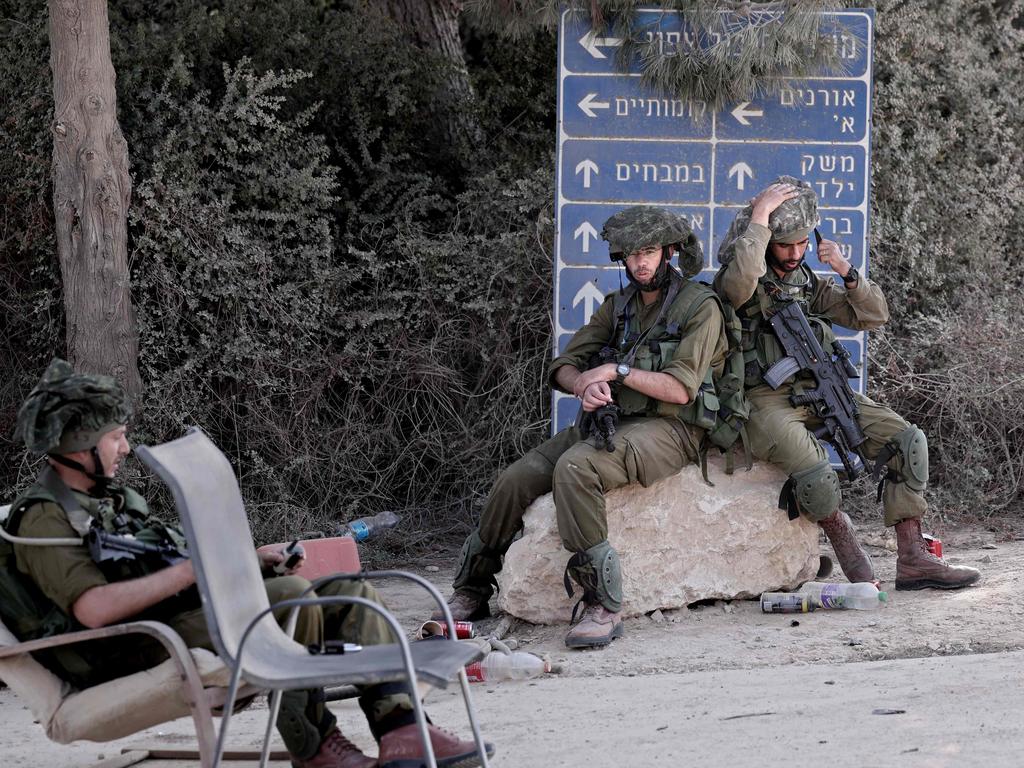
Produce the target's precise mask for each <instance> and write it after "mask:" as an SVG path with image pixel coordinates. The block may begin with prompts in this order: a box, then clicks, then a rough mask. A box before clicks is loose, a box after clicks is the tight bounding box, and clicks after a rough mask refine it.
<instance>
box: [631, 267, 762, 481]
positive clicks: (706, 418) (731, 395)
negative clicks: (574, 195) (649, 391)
mask: <svg viewBox="0 0 1024 768" xmlns="http://www.w3.org/2000/svg"><path fill="white" fill-rule="evenodd" d="M668 290H670V291H675V292H676V295H675V297H674V298H672V299H671V305H670V306H669V307H668V309H667V311H662V312H659V316H658V318H657V320H656V322H655V324H654V326H653V327H652V328H651V329H650V330H649V331H647V332H643V333H641V331H640V329H639V327H638V325H637V320H636V319H635V316H634V315H633V299H634V297H635V296H636V295H637V293H638V290H637V288H636V286H633V285H631V286H629V288H627V289H626V290H624V291H620V292H619V293H618V294H617V295H616V296H615V317H616V323H615V334H616V335H615V337H614V339H613V340H612V341H613V343H614V351H615V353H616V358H617V359H626V360H627V362H629V364H630V365H631V366H632V367H635V368H638V369H640V370H644V371H652V372H658V371H661V370H662V369H663V368H664V367H665V366H666V365H667V364H668V363H669V362H670V361H671V360H672V358H673V357H674V356H675V353H676V349H677V348H678V346H679V343H680V341H681V340H682V333H683V329H684V328H685V327H686V326H687V324H688V323H689V322H690V320H691V319H692V318H693V316H694V314H696V312H697V310H698V309H699V308H700V307H701V305H702V304H703V303H704V302H705V301H713V302H714V303H715V305H716V306H717V307H718V309H719V311H720V312H721V313H722V317H723V320H724V322H725V325H726V331H727V336H728V342H729V355H728V357H727V359H726V364H725V367H724V370H723V371H722V374H721V375H720V376H718V377H717V378H716V377H715V375H714V371H713V370H712V368H711V367H710V366H709V367H708V370H707V371H705V373H704V379H703V381H702V382H701V385H700V388H699V389H698V391H697V394H696V397H694V399H693V400H691V401H690V402H688V403H687V404H686V405H679V404H678V403H666V402H664V401H661V400H656V399H655V398H652V397H648V396H647V395H645V394H643V393H642V392H637V391H636V390H634V389H630V388H629V387H621V388H620V389H619V391H618V392H617V394H616V396H615V401H616V403H617V404H618V406H619V408H621V409H622V414H623V415H624V416H660V417H667V418H675V419H678V420H679V421H681V422H683V423H684V424H689V425H691V426H694V427H698V428H700V429H702V430H705V431H706V435H707V438H708V440H710V442H711V443H713V444H714V445H717V446H718V447H719V448H722V449H723V450H725V449H728V448H730V447H731V446H732V445H733V444H734V443H735V442H736V440H737V439H738V438H741V437H743V436H744V434H745V429H744V425H745V424H746V421H747V419H748V418H749V415H750V413H749V406H748V404H747V401H746V397H745V395H744V391H743V358H742V354H741V352H740V350H739V323H738V320H737V319H736V316H735V315H734V313H733V312H732V309H731V308H730V307H726V306H725V305H723V304H722V301H721V299H720V298H719V297H718V295H717V294H716V293H715V292H714V291H713V290H711V288H710V287H709V286H707V285H705V284H704V283H697V282H693V281H690V280H685V279H684V278H683V277H682V276H681V275H679V274H678V273H673V274H672V285H671V286H670V288H669V289H668ZM663 300H665V299H663ZM630 356H632V359H631V360H630V359H629V358H630ZM744 444H745V441H744ZM701 455H702V459H703V458H704V455H705V451H703V450H702V451H701ZM729 459H730V460H729V464H728V467H729V469H728V471H729V472H731V470H732V463H731V455H730V457H729ZM748 465H749V460H748ZM704 471H705V477H706V468H705V470H704Z"/></svg>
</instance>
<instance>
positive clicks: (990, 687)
mask: <svg viewBox="0 0 1024 768" xmlns="http://www.w3.org/2000/svg"><path fill="white" fill-rule="evenodd" d="M876 530H877V529H876ZM862 533H863V535H864V537H865V539H866V540H867V541H869V542H871V543H872V544H873V546H872V547H871V552H872V555H873V557H874V559H875V564H876V569H877V570H878V572H879V575H880V577H881V578H882V579H883V581H884V582H888V583H889V584H890V585H891V583H892V579H893V578H894V569H895V554H894V552H893V551H891V549H890V548H892V546H893V545H892V541H891V540H886V539H884V538H882V537H880V536H878V535H877V533H874V534H873V533H872V532H871V531H869V530H868V529H867V528H865V529H864V530H863V532H862ZM941 534H942V538H943V541H944V543H945V545H946V557H947V559H948V560H950V561H953V562H961V563H963V564H967V565H973V566H975V567H978V568H980V569H982V571H983V574H984V576H983V579H982V581H981V582H980V583H979V584H978V585H977V586H975V587H972V588H969V589H965V590H960V591H957V592H948V593H946V592H940V591H934V590H925V591H921V592H894V593H892V594H891V596H890V601H889V605H888V606H887V607H885V608H884V609H882V610H879V611H872V612H859V611H848V612H833V611H818V612H815V613H813V614H807V615H799V616H793V615H765V614H762V613H760V611H759V608H758V606H757V603H756V602H753V601H742V602H734V603H722V602H719V603H716V604H713V605H701V606H693V607H691V608H689V609H682V610H677V611H666V612H664V614H663V617H662V618H661V620H655V619H652V618H649V617H639V618H636V619H630V620H627V622H626V636H625V637H624V638H622V639H621V640H617V641H616V642H615V643H614V644H613V645H612V647H611V648H608V649H605V650H602V651H588V652H570V651H567V650H566V649H565V648H564V646H563V644H562V638H563V636H564V632H565V627H564V626H561V627H535V626H531V625H523V624H516V625H514V626H513V627H512V630H511V632H510V634H509V636H510V637H514V638H516V639H517V640H518V641H519V643H520V645H521V647H522V648H523V649H524V650H529V651H532V652H534V653H538V654H542V655H546V656H548V657H549V658H550V659H551V660H552V661H553V662H556V663H557V664H559V665H561V668H562V672H561V674H558V675H549V676H546V677H545V678H543V679H538V680H532V681H527V682H517V683H512V682H499V683H482V684H476V685H474V686H472V688H473V693H474V697H475V702H476V704H477V708H478V711H479V713H480V717H481V722H482V727H483V729H484V733H485V736H486V738H487V739H488V740H490V741H493V742H495V744H496V745H497V747H498V754H497V755H496V756H495V758H494V760H493V764H494V765H495V766H594V767H597V766H647V765H659V766H677V765H678V766H682V765H686V766H741V765H750V766H755V765H757V766H764V765H769V766H774V765H780V766H781V765H796V766H803V765H812V764H817V763H826V762H827V763H828V764H830V765H833V766H847V765H848V766H889V765H893V766H909V767H910V768H917V767H918V766H922V767H925V766H927V767H932V766H934V767H943V768H944V767H945V766H950V768H952V767H953V766H957V767H959V766H974V765H977V766H985V767H986V768H997V767H1001V766H1007V767H1008V768H1009V767H1010V766H1014V767H1016V766H1020V765H1022V764H1024V609H1022V607H1021V603H1022V597H1024V541H1022V540H1019V539H1015V538H1013V537H1011V536H1008V535H1007V534H1005V533H1003V534H994V533H992V532H989V531H981V530H978V531H946V532H941ZM823 552H825V553H828V552H829V550H828V548H827V547H824V548H823ZM450 565H451V564H450V563H442V562H438V563H431V562H429V561H421V562H418V563H417V564H416V565H415V567H414V570H416V571H418V572H420V573H422V574H424V575H426V576H427V577H428V578H431V579H432V580H434V581H435V582H436V583H438V584H439V585H440V586H442V588H443V589H444V591H447V586H446V584H447V581H448V578H449V576H450V571H449V570H448V569H449V568H450ZM435 568H436V569H437V570H435ZM380 586H381V591H382V593H383V594H384V595H385V598H386V600H387V601H388V603H389V605H390V606H391V607H392V609H393V610H394V611H395V612H396V613H397V614H398V615H399V617H400V618H401V619H402V621H403V623H404V625H405V626H407V627H409V628H410V630H412V629H413V628H414V627H415V626H418V624H419V623H420V621H422V620H423V619H424V618H425V616H426V614H427V613H428V612H429V607H428V605H427V602H426V600H425V598H424V597H423V595H424V593H423V592H422V591H420V592H417V591H415V590H414V589H413V588H410V587H407V586H404V585H401V584H399V583H397V582H393V583H387V584H382V585H380ZM495 624H496V620H494V619H492V620H489V621H487V622H478V625H477V626H478V628H479V629H482V630H484V631H487V630H488V629H489V628H492V627H493V626H494V625H495ZM427 703H428V709H429V711H430V712H431V713H432V716H433V717H434V719H435V720H436V721H437V722H439V723H441V724H443V725H446V726H449V727H451V728H452V729H454V730H458V731H460V732H462V733H468V729H467V727H466V726H465V714H464V709H463V708H462V705H461V701H460V699H459V697H458V694H457V693H456V692H455V691H451V690H450V691H436V692H434V693H432V694H431V695H430V697H429V698H428V700H427ZM332 706H333V708H334V709H335V711H336V712H337V714H338V717H339V719H340V721H341V723H342V726H343V729H344V730H345V732H346V734H347V735H350V736H351V737H352V738H353V740H354V741H356V742H357V743H359V744H360V745H361V746H363V747H364V748H365V749H367V750H368V751H369V750H372V747H373V745H372V740H371V739H370V736H369V733H368V731H367V729H366V726H365V723H364V722H363V721H362V717H361V714H360V713H359V710H358V708H357V707H356V705H355V704H354V703H353V702H341V703H338V704H335V705H332ZM0 717H2V722H3V723H4V725H5V727H4V729H3V731H2V735H0V756H2V759H0V765H3V766H11V767H12V768H20V767H21V766H25V767H27V766H50V765H61V766H67V767H68V768H80V767H81V768H84V767H85V766H90V765H93V764H94V763H95V762H97V760H99V759H101V757H110V756H113V755H116V754H117V753H119V752H120V751H121V749H123V748H125V747H127V746H130V745H137V744H166V745H172V746H180V745H182V744H187V743H189V742H190V741H191V735H190V728H189V721H188V720H184V721H178V722H177V723H173V724H169V725H167V726H163V727H161V728H158V729H154V730H152V731H149V732H146V733H145V734H140V735H138V736H135V737H132V738H130V739H126V740H124V741H123V742H115V743H111V744H103V745H97V744H90V743H79V744H76V745H72V746H59V745H53V744H50V743H49V742H47V741H46V739H45V738H44V736H43V734H42V732H41V731H40V730H39V728H38V727H37V726H33V725H32V723H31V715H30V713H28V712H27V711H26V710H25V709H24V708H23V707H22V706H21V705H20V703H19V702H18V701H17V700H16V699H15V697H14V696H13V695H12V694H11V693H10V692H9V691H6V690H4V691H0ZM264 718H265V709H263V707H262V706H260V705H257V706H255V707H253V708H250V710H248V711H246V712H245V713H243V714H242V715H241V716H239V718H238V719H236V720H235V721H233V724H232V733H233V734H234V738H232V742H233V743H235V744H237V745H248V744H254V743H256V742H257V740H258V738H259V734H260V733H261V728H262V724H263V720H264Z"/></svg>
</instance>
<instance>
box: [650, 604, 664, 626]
mask: <svg viewBox="0 0 1024 768" xmlns="http://www.w3.org/2000/svg"><path fill="white" fill-rule="evenodd" d="M651 621H653V622H656V623H658V624H661V623H663V622H664V621H665V614H664V613H662V612H661V609H660V608H659V609H657V610H656V611H654V612H653V613H651Z"/></svg>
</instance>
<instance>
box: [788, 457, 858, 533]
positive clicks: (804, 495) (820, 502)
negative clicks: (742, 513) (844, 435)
mask: <svg viewBox="0 0 1024 768" xmlns="http://www.w3.org/2000/svg"><path fill="white" fill-rule="evenodd" d="M842 500H843V495H842V492H841V491H840V490H839V476H838V475H837V474H836V471H835V470H834V469H832V465H831V464H829V463H828V462H827V461H820V462H818V463H817V464H815V465H814V466H811V467H808V468H807V469H802V470H800V471H799V472H794V473H793V474H792V475H790V476H789V479H788V480H787V481H786V484H785V485H783V486H782V493H781V494H780V495H779V509H785V510H786V511H787V512H788V514H789V519H790V520H795V519H796V518H797V516H798V515H800V514H801V513H802V514H803V515H804V516H805V517H807V518H808V519H810V520H813V521H814V522H818V521H820V520H824V519H825V518H827V517H829V516H830V515H831V514H832V513H833V512H835V511H836V510H837V509H839V503H840V502H841V501H842Z"/></svg>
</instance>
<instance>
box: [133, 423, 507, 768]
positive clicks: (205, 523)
mask: <svg viewBox="0 0 1024 768" xmlns="http://www.w3.org/2000/svg"><path fill="white" fill-rule="evenodd" d="M136 453H137V454H138V455H139V457H140V458H141V459H142V461H143V462H144V463H145V464H146V465H147V466H149V467H150V468H151V469H153V470H154V471H155V472H156V474H157V475H158V476H159V477H160V478H161V479H163V480H164V482H165V483H166V484H167V485H168V486H169V487H170V489H171V492H172V495H173V496H174V500H175V504H176V506H177V508H178V513H179V515H180V517H181V522H182V526H183V528H184V529H185V534H186V538H187V539H188V543H189V550H190V555H191V557H192V564H193V568H194V570H195V574H196V583H197V585H198V587H199V591H200V595H201V596H202V599H203V609H204V613H205V615H206V620H207V626H208V629H209V632H210V637H211V639H212V640H213V643H214V647H215V648H216V649H217V651H218V655H219V656H220V658H221V659H222V660H223V661H224V663H225V664H226V665H227V666H228V667H229V668H230V669H231V671H232V682H231V685H230V686H229V689H228V701H227V702H226V704H225V707H224V715H223V717H222V722H221V728H220V733H219V735H218V738H217V746H216V749H215V752H214V759H213V763H212V768H218V766H219V765H220V761H221V754H222V749H223V747H224V743H225V739H226V734H227V729H228V726H229V724H230V720H231V717H230V712H231V707H232V705H233V701H234V697H235V696H236V695H237V689H238V686H239V685H240V684H241V682H242V681H243V680H244V681H245V682H247V683H250V684H252V685H256V686H259V687H261V688H266V689H270V690H271V691H272V693H271V711H270V717H269V718H268V723H267V729H266V733H265V736H264V745H263V750H262V755H261V763H260V764H261V766H264V765H265V764H266V755H267V751H268V748H269V742H270V738H269V737H270V733H271V731H272V728H273V725H274V720H275V715H276V712H277V709H278V708H279V706H280V694H281V692H282V691H284V690H291V689H296V688H307V687H321V686H323V685H328V684H332V683H333V684H337V683H355V684H357V685H358V684H375V683H379V682H387V681H397V680H406V681H407V682H408V684H409V687H410V689H411V691H412V694H413V695H412V699H413V707H414V714H415V716H416V722H417V726H418V730H419V734H420V738H421V740H422V742H423V748H424V755H425V756H426V763H427V765H429V766H430V768H436V761H435V759H434V754H433V748H432V744H431V743H430V738H429V734H428V731H427V725H426V716H425V714H424V712H423V708H422V705H421V703H420V701H419V696H418V694H417V692H416V683H417V680H419V679H423V680H425V681H427V682H428V683H431V684H433V685H438V686H442V687H444V686H446V685H447V684H448V682H449V681H450V679H451V677H452V676H454V675H456V674H457V676H458V677H459V680H460V684H461V688H462V695H463V698H464V701H465V704H466V711H467V714H468V716H469V721H470V726H471V728H472V730H473V736H474V742H475V744H476V747H477V750H478V752H479V756H480V761H481V764H482V766H484V768H487V765H488V763H487V753H486V750H485V747H484V744H483V740H482V737H481V735H480V730H479V727H478V725H477V721H476V716H475V713H474V710H473V705H472V699H471V695H470V691H469V682H468V678H467V677H466V673H465V669H464V666H465V664H466V663H467V662H469V661H472V660H474V659H478V658H480V656H481V655H482V654H481V652H480V651H479V650H478V649H476V648H472V647H468V646H467V645H465V644H462V643H458V642H457V641H456V640H455V631H454V629H455V627H454V621H453V620H452V616H451V613H450V611H449V610H448V606H447V604H446V603H445V601H444V599H443V597H442V596H441V594H440V592H438V591H437V589H436V588H435V587H434V586H433V585H432V584H430V583H429V582H427V581H426V580H425V579H422V578H421V577H418V576H416V575H415V574H410V573H405V572H402V571H381V572H379V573H372V572H371V573H359V574H339V575H338V576H337V578H347V579H352V578H359V579H364V578H368V577H374V576H379V577H381V578H384V577H397V578H405V579H409V580H411V581H414V582H416V583H419V584H420V585H421V586H423V587H424V588H425V589H427V591H428V592H429V593H430V594H431V596H432V597H433V598H434V600H435V601H436V603H437V605H438V606H439V608H440V609H441V610H442V612H443V613H444V614H445V620H446V623H447V624H448V627H449V638H450V639H449V640H434V641H429V642H427V643H423V644H417V646H416V648H415V649H414V648H413V647H412V646H411V645H410V643H409V641H408V640H407V639H406V637H405V636H404V634H403V633H402V630H401V626H400V625H399V624H398V622H397V620H396V619H395V618H394V617H393V616H392V615H391V614H390V613H389V612H388V611H387V610H386V609H385V608H384V607H383V606H381V605H378V604H376V603H373V602H372V601H369V600H365V599H363V598H358V597H340V596H338V597H301V598H296V599H291V600H285V601H281V602H279V603H277V604H276V605H274V606H270V605H269V604H268V603H267V601H266V596H265V592H263V586H262V578H260V580H259V584H258V587H259V589H258V590H257V589H256V586H257V585H255V584H254V583H253V581H254V579H255V578H256V577H258V576H259V571H258V569H257V568H256V565H255V558H253V562H252V563H246V562H243V561H237V562H236V561H228V560H226V559H225V558H223V556H222V553H220V552H216V554H220V555H221V557H220V558H216V557H212V554H214V553H215V550H212V549H207V548H206V547H205V546H204V545H206V544H207V541H209V540H210V539H211V536H213V535H215V533H216V532H219V534H218V535H220V536H222V537H224V538H227V539H229V540H230V541H231V544H232V545H242V546H243V547H244V546H245V545H247V544H249V543H251V540H252V534H251V531H250V529H249V523H248V518H247V517H246V516H245V511H244V507H243V505H242V501H241V494H240V491H239V489H238V484H237V480H236V479H235V476H234V471H233V470H232V469H231V466H230V464H229V463H228V461H227V458H226V457H225V456H224V454H223V453H221V452H220V450H219V449H217V447H216V446H215V445H214V444H213V443H212V442H211V441H210V440H209V438H207V437H206V435H205V434H204V433H203V432H202V431H201V430H199V429H198V428H193V429H191V430H189V432H188V433H187V434H186V435H185V436H184V437H182V438H179V439H178V440H174V441H171V442H170V443H166V444H164V445H161V446H154V447H146V446H140V447H139V448H137V450H136ZM186 484H190V487H188V488H186V487H185V485H186ZM190 497H191V498H190ZM200 499H201V500H202V501H203V505H204V507H209V506H211V502H212V505H213V506H215V507H216V506H219V507H220V509H218V512H217V513H216V514H217V517H203V514H206V515H210V514H211V512H210V511H209V510H208V509H207V510H206V511H205V512H200V513H197V514H193V506H198V501H199V500H200ZM207 546H210V547H212V546H213V545H212V543H211V544H208V545H207ZM204 551H206V552H207V554H209V555H211V558H210V559H211V561H216V562H214V563H212V564H211V563H207V562H206V558H204V556H203V554H202V553H203V552H204ZM211 567H212V571H210V572H208V569H209V568H211ZM211 573H212V579H213V582H211ZM227 578H232V579H234V581H233V582H232V583H233V584H235V585H237V589H236V591H235V593H234V594H233V595H232V600H231V601H230V605H228V604H226V603H225V602H223V601H224V595H223V593H221V594H220V595H218V594H217V593H216V592H215V591H214V589H213V587H214V583H219V581H221V580H224V579H227ZM330 580H333V577H327V578H326V579H321V580H318V583H319V584H323V583H326V581H330ZM314 589H315V586H314ZM247 598H248V599H247ZM253 601H256V603H258V604H256V603H254V604H250V603H251V602H253ZM337 604H354V605H361V606H363V607H365V608H367V609H369V610H373V611H375V612H377V613H379V614H380V615H382V616H383V617H384V618H385V621H386V622H387V623H388V625H389V626H390V627H391V630H392V632H393V633H394V635H395V637H396V638H397V639H398V642H397V644H396V645H397V647H394V646H370V647H368V648H367V649H366V651H365V652H364V654H358V653H357V654H347V655H337V656H334V655H330V656H311V655H308V654H307V653H306V652H305V649H302V648H301V647H300V646H297V644H296V643H295V642H294V641H293V640H292V639H291V631H290V630H291V629H292V628H293V627H294V620H295V618H296V612H297V610H298V609H300V608H302V607H307V606H314V605H337ZM275 608H289V609H290V616H289V621H288V622H287V627H286V629H285V630H282V628H281V627H279V626H278V624H277V623H276V622H274V621H273V620H272V619H271V620H267V617H268V616H269V615H270V613H271V612H272V611H273V610H274V609H275ZM221 612H225V613H229V614H234V619H233V620H232V619H231V618H230V617H228V616H225V617H222V616H221V615H220V613H221ZM243 614H244V618H242V619H241V620H240V617H242V616H243ZM242 622H244V623H242ZM239 629H241V630H242V631H241V634H240V635H239V634H238V630H239ZM225 632H227V635H225ZM254 644H255V645H254ZM243 652H244V653H245V654H246V656H245V663H243ZM396 656H397V658H395V657H396ZM271 657H272V658H273V663H271ZM417 657H419V659H417ZM353 659H355V661H353ZM360 659H361V660H360ZM399 660H400V661H401V668H400V669H401V671H399V668H398V667H397V665H396V663H395V662H397V661H399ZM374 663H376V664H377V666H376V667H374V666H373V664H374ZM389 670H390V671H389ZM442 670H444V671H443V672H442ZM204 768H205V766H204Z"/></svg>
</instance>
